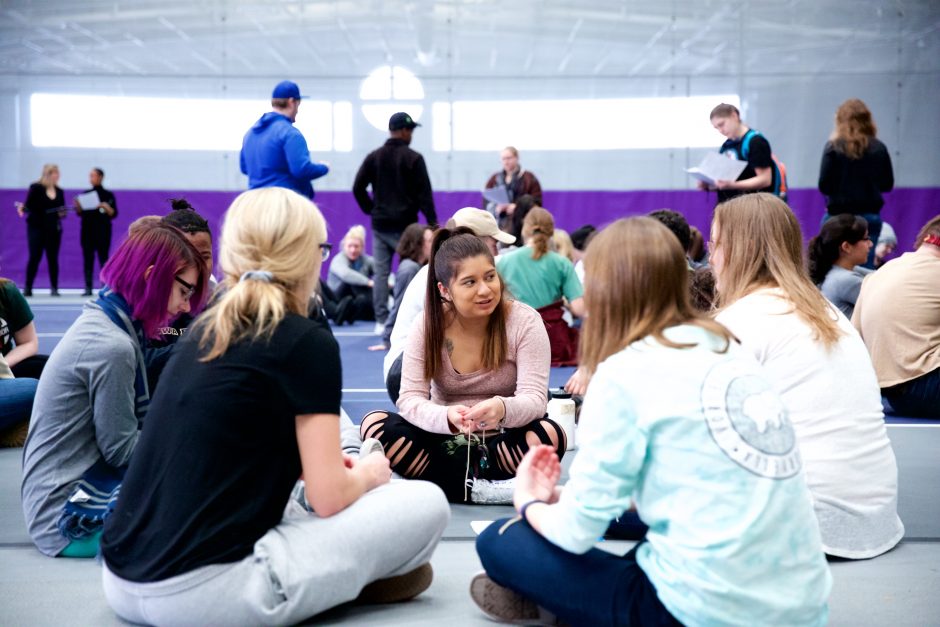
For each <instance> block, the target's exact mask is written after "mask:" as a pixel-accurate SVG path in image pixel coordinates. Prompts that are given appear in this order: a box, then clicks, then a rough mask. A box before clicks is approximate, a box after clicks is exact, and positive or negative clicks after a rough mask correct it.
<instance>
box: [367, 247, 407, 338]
mask: <svg viewBox="0 0 940 627" xmlns="http://www.w3.org/2000/svg"><path fill="white" fill-rule="evenodd" d="M399 239H401V231H377V230H375V229H372V257H373V259H374V261H375V276H373V277H372V308H373V309H374V310H375V320H376V322H381V323H382V324H385V323H386V321H387V320H388V275H389V274H391V272H392V258H393V257H394V256H395V249H396V248H398V240H399Z"/></svg>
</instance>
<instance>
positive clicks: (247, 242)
mask: <svg viewBox="0 0 940 627" xmlns="http://www.w3.org/2000/svg"><path fill="white" fill-rule="evenodd" d="M325 241H326V223H325V222H324V220H323V216H322V215H321V214H320V211H319V210H318V209H317V207H316V205H314V204H313V203H312V202H311V201H310V200H308V199H306V198H304V197H303V196H301V195H299V194H297V193H295V192H293V191H290V190H288V189H284V188H279V187H270V188H264V189H256V190H250V191H247V192H245V193H243V194H241V195H240V196H239V197H238V198H236V199H235V201H234V202H233V203H232V206H231V207H229V209H228V212H227V213H226V215H225V223H224V225H223V227H222V240H221V246H220V247H221V259H220V265H221V267H222V272H223V273H224V275H225V277H224V279H223V281H222V285H221V287H220V289H222V290H224V292H223V294H222V296H221V297H220V298H219V299H218V300H217V301H216V303H215V304H214V305H213V306H212V307H211V308H210V309H209V310H208V311H206V313H205V314H204V315H203V316H202V317H201V319H200V320H199V322H198V323H197V327H198V328H199V330H200V331H202V332H203V333H202V337H201V338H200V340H199V345H200V347H201V348H203V349H205V348H208V351H207V352H206V354H205V355H204V356H203V357H202V358H201V360H202V361H211V360H213V359H215V358H217V357H220V356H222V355H224V354H225V352H226V351H227V350H228V349H229V347H230V346H231V345H232V344H234V343H236V342H238V341H240V340H244V339H247V338H251V339H257V338H260V337H265V336H267V337H270V335H271V334H272V333H274V330H275V329H276V328H277V326H278V324H280V322H281V320H283V319H284V316H286V315H287V314H288V313H296V314H300V315H306V312H307V299H308V297H309V295H310V294H311V292H312V291H313V288H314V286H315V285H316V281H317V278H318V275H319V272H320V264H321V256H320V251H319V247H320V244H322V243H324V242H325Z"/></svg>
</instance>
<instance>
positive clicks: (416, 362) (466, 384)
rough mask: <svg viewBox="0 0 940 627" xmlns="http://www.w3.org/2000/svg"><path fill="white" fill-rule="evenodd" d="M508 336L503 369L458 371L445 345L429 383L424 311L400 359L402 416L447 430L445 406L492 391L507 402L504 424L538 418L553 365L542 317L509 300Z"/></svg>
mask: <svg viewBox="0 0 940 627" xmlns="http://www.w3.org/2000/svg"><path fill="white" fill-rule="evenodd" d="M506 335H507V338H508V340H509V347H508V350H507V351H506V363H504V364H503V365H502V367H501V368H499V369H497V370H495V371H494V370H478V371H476V372H471V373H467V374H461V373H459V372H457V371H456V370H454V366H453V365H452V364H451V362H450V356H449V355H448V354H447V351H446V350H443V351H442V353H441V355H442V358H443V363H442V367H441V371H440V372H439V373H438V374H437V376H436V377H434V380H433V381H430V382H428V381H427V380H426V379H425V378H424V316H422V317H420V318H418V319H417V320H416V321H415V323H414V326H412V328H411V332H410V333H409V334H408V343H407V345H406V347H405V353H404V357H403V359H402V368H401V390H400V395H399V397H398V410H399V411H400V412H401V415H402V416H403V417H404V418H405V420H407V421H408V422H410V423H411V424H413V425H415V426H417V427H421V428H422V429H424V430H425V431H429V432H431V433H442V434H447V433H451V430H450V426H449V422H448V420H447V407H448V406H449V405H466V406H468V407H472V406H474V405H476V404H477V403H479V402H480V401H484V400H486V399H488V398H493V397H494V396H498V397H500V398H501V399H502V400H503V402H504V403H505V404H506V419H505V421H504V422H503V424H504V425H505V426H506V427H521V426H523V425H526V424H528V423H530V422H532V421H533V420H536V419H538V418H542V417H543V416H544V415H545V408H546V407H547V405H548V394H547V392H548V373H549V369H550V367H551V347H550V345H549V343H548V333H546V331H545V324H544V323H543V322H542V317H541V316H540V315H539V314H538V312H537V311H535V310H534V309H532V308H531V307H529V306H528V305H526V304H523V303H520V302H519V301H512V304H511V307H510V310H509V318H508V319H507V321H506ZM429 397H430V398H429Z"/></svg>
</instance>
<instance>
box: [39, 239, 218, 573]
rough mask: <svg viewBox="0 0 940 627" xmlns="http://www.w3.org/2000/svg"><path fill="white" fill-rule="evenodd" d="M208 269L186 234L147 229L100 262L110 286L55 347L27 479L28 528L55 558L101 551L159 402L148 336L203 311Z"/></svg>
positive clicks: (44, 378)
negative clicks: (110, 515)
mask: <svg viewBox="0 0 940 627" xmlns="http://www.w3.org/2000/svg"><path fill="white" fill-rule="evenodd" d="M207 274H208V273H207V271H206V268H205V264H204V263H203V262H202V259H201V258H200V257H199V253H198V252H197V251H196V249H195V248H194V247H193V245H192V244H190V243H189V242H188V241H187V240H186V237H185V236H184V235H183V233H182V232H180V231H179V230H177V229H175V228H173V227H171V226H165V225H155V226H150V227H147V228H143V229H140V230H138V231H136V232H135V233H133V234H132V235H130V236H129V237H128V238H127V240H125V242H124V243H123V244H121V246H120V248H118V250H117V252H115V254H114V256H113V257H111V259H110V260H109V261H108V263H106V264H105V266H104V268H102V269H101V279H102V281H103V282H104V284H105V287H103V288H102V289H101V291H100V292H99V293H98V298H97V300H94V301H89V302H88V303H87V304H86V305H85V308H84V309H83V310H82V314H81V315H80V316H79V318H78V320H76V321H75V322H74V323H73V324H72V326H71V327H69V329H68V331H66V332H65V336H64V337H63V338H62V340H61V341H60V342H59V344H58V345H57V346H56V347H55V350H53V351H52V355H51V356H50V357H49V362H48V364H47V365H46V368H45V370H44V372H43V376H42V378H41V379H40V380H39V388H38V389H37V391H36V399H35V401H34V404H33V415H32V420H31V421H30V426H29V435H28V436H27V438H26V449H25V451H24V452H23V484H22V499H23V512H24V514H25V516H26V526H27V528H28V529H29V534H30V536H32V538H33V542H35V543H36V547H37V548H38V549H39V550H40V551H42V552H43V553H45V554H46V555H51V556H56V555H58V556H61V557H93V556H94V555H95V553H96V552H97V550H98V539H99V537H100V536H101V526H102V522H103V519H104V516H105V515H106V514H107V511H108V508H109V507H110V506H111V505H112V504H113V503H112V502H111V501H113V499H114V498H116V497H117V491H118V488H119V485H120V482H121V477H122V476H123V474H124V467H125V466H126V464H127V463H128V461H129V460H130V458H131V454H132V453H133V452H134V450H135V448H136V446H137V440H138V429H139V428H140V422H141V420H142V419H143V417H144V413H145V412H146V410H147V406H148V404H149V402H150V392H149V389H148V387H147V376H146V371H145V365H144V356H143V349H144V342H145V339H146V338H153V337H155V336H156V333H157V329H158V328H160V327H161V326H162V325H164V324H166V321H167V320H170V319H172V318H175V317H176V316H178V315H179V314H180V313H181V312H186V311H190V310H191V309H195V310H197V311H198V309H199V308H200V306H201V303H202V302H203V297H204V295H205V293H206V284H207V279H206V277H207ZM148 489H149V488H148ZM122 494H123V492H122Z"/></svg>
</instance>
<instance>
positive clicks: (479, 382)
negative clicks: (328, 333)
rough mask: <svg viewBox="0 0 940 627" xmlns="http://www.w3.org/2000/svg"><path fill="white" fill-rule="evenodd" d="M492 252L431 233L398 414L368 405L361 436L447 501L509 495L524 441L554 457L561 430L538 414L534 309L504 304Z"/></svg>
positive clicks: (540, 365)
mask: <svg viewBox="0 0 940 627" xmlns="http://www.w3.org/2000/svg"><path fill="white" fill-rule="evenodd" d="M505 290H506V288H505V284H504V283H503V281H502V280H501V279H500V277H499V274H497V272H496V265H495V263H494V261H493V255H492V254H491V253H490V251H489V249H488V248H487V247H486V245H485V244H484V243H483V242H482V241H480V239H479V238H477V237H476V236H474V235H473V234H472V233H471V232H470V231H469V230H467V229H463V228H458V229H454V230H449V229H440V230H439V231H438V232H437V233H436V234H435V236H434V243H433V247H432V256H431V261H430V263H429V264H428V289H427V295H426V301H425V308H424V317H423V318H419V319H418V320H417V321H416V322H415V325H414V326H413V327H412V329H411V333H410V334H409V337H408V344H407V346H406V348H405V354H404V360H403V362H402V377H401V395H400V396H399V398H398V409H399V411H400V412H401V414H394V413H390V412H384V411H376V412H372V413H370V414H368V415H366V417H365V418H363V420H362V427H361V431H362V437H363V438H370V437H372V438H376V439H378V440H379V441H380V442H381V443H382V445H383V446H384V447H385V453H386V455H387V456H388V459H389V461H390V462H391V465H392V469H393V470H394V471H395V472H397V473H398V474H400V475H401V476H403V477H406V478H409V479H424V480H426V481H432V482H434V483H436V484H437V485H439V486H440V487H441V489H443V490H444V493H445V494H446V495H447V498H448V499H450V500H451V501H456V502H463V501H472V502H477V503H480V502H486V503H492V502H506V503H509V502H511V501H512V486H511V483H510V482H505V483H504V480H507V479H511V478H513V477H514V476H515V474H516V466H517V464H518V463H519V462H520V461H521V460H522V457H523V456H524V455H525V453H526V451H528V450H529V447H530V446H536V445H538V444H540V443H541V444H547V445H549V446H552V447H554V448H555V450H556V451H557V453H558V455H559V457H560V456H561V455H562V454H563V453H564V450H565V439H564V438H565V436H564V431H563V430H562V429H561V428H560V427H559V426H558V425H557V424H555V423H554V422H552V421H551V420H549V419H548V418H546V417H545V408H546V405H547V390H548V372H549V360H550V356H551V348H550V346H549V343H548V334H547V333H546V332H545V325H544V324H543V323H542V319H541V317H540V316H539V314H538V313H537V312H536V311H535V310H534V309H532V308H531V307H529V306H528V305H525V304H523V303H520V302H518V301H512V300H509V299H508V298H507V297H506V291H505Z"/></svg>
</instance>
